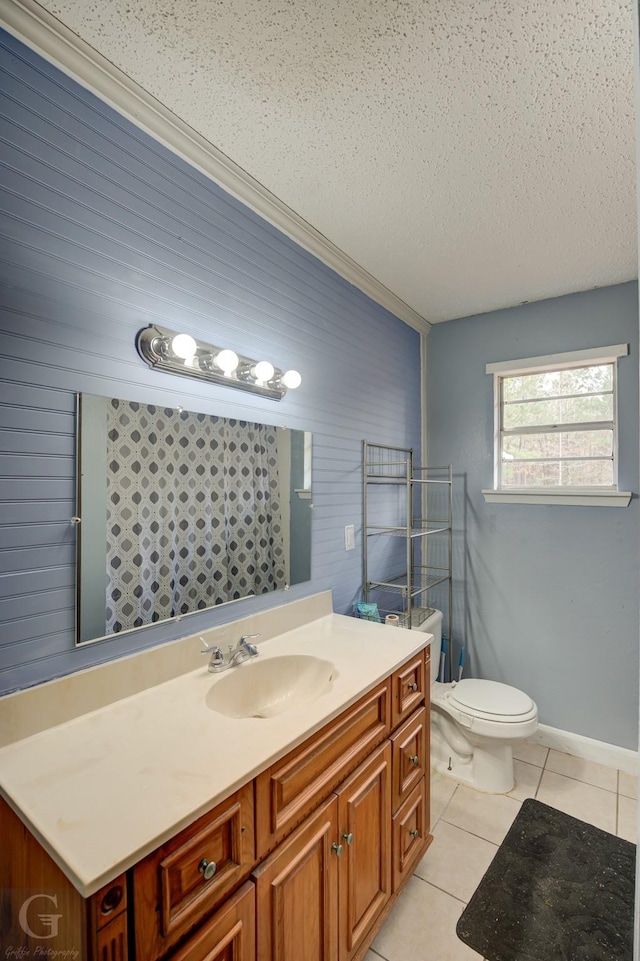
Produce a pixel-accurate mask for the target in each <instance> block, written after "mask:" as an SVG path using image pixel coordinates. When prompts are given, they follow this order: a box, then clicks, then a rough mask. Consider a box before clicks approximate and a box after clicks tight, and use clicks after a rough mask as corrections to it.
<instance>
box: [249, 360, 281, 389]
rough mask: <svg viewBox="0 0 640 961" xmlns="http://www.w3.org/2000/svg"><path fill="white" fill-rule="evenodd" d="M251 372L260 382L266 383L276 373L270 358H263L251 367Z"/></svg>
mask: <svg viewBox="0 0 640 961" xmlns="http://www.w3.org/2000/svg"><path fill="white" fill-rule="evenodd" d="M251 373H252V374H253V376H254V377H255V379H256V380H257V381H258V382H259V383H261V384H266V382H267V381H268V380H271V378H272V377H273V375H274V374H275V367H274V366H273V364H270V363H269V361H268V360H261V361H259V362H258V363H257V364H255V365H254V366H253V367H252V368H251Z"/></svg>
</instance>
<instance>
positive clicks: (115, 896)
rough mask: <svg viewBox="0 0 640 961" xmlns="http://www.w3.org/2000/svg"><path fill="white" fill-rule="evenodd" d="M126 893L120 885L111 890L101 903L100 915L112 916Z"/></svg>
mask: <svg viewBox="0 0 640 961" xmlns="http://www.w3.org/2000/svg"><path fill="white" fill-rule="evenodd" d="M123 895H124V891H123V889H122V887H121V886H120V885H119V884H116V885H115V886H114V887H112V888H109V890H108V891H107V893H106V894H105V896H104V897H103V898H102V900H101V902H100V914H103V915H107V914H111V913H112V912H113V911H115V909H116V908H117V907H118V905H119V904H120V902H121V901H122V898H123Z"/></svg>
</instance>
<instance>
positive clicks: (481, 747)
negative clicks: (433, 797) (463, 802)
mask: <svg viewBox="0 0 640 961" xmlns="http://www.w3.org/2000/svg"><path fill="white" fill-rule="evenodd" d="M414 630H419V631H426V632H427V633H429V634H433V637H434V639H433V642H432V645H431V767H432V769H433V770H436V771H438V772H439V773H441V774H444V775H445V776H447V777H452V778H454V779H455V780H456V781H462V782H464V783H465V784H469V785H471V786H472V787H474V788H476V789H477V790H479V791H487V792H489V793H491V794H506V793H508V792H509V791H511V790H512V789H513V787H514V785H515V778H514V774H513V755H512V751H511V745H512V744H513V743H514V742H515V741H521V740H525V739H526V738H529V737H531V736H532V735H533V734H534V733H535V732H536V730H537V728H538V708H537V707H536V705H535V704H534V702H533V701H532V700H531V698H530V697H529V695H528V694H525V693H524V692H523V691H519V690H518V689H517V688H515V687H510V686H509V685H508V684H500V683H498V682H497V681H485V680H479V679H477V678H469V679H466V678H465V679H463V680H461V681H458V682H455V681H454V682H453V683H450V684H443V683H440V682H439V681H438V668H439V664H440V645H441V641H442V613H441V611H434V613H433V614H431V615H430V616H429V617H427V618H426V619H425V620H424V621H423V622H422V623H421V624H420V625H418V626H417V627H414Z"/></svg>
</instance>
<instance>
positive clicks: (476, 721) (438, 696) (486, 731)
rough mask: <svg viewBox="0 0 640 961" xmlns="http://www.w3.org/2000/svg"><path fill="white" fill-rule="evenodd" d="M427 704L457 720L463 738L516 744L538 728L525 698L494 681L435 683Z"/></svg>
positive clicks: (530, 703)
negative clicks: (474, 737) (476, 736)
mask: <svg viewBox="0 0 640 961" xmlns="http://www.w3.org/2000/svg"><path fill="white" fill-rule="evenodd" d="M431 703H432V705H433V707H434V708H435V709H440V710H441V711H443V712H444V713H445V714H448V715H449V717H450V718H452V719H453V720H454V721H457V722H458V724H459V725H460V729H461V731H464V733H465V736H466V737H471V736H472V735H474V736H475V735H478V736H479V737H485V738H491V739H492V740H494V741H517V740H521V739H523V738H527V737H531V735H532V734H534V733H535V731H536V730H537V727H538V708H537V707H536V704H535V702H534V701H532V700H531V698H530V697H529V695H528V694H525V693H524V692H523V691H519V690H518V689H517V688H515V687H509V685H508V684H500V683H499V682H498V681H484V680H480V679H476V678H469V679H465V680H462V681H459V682H458V683H456V682H453V683H451V684H441V683H439V682H438V681H435V682H434V683H433V684H432V685H431ZM483 709H484V710H483ZM507 711H509V712H512V713H507ZM500 712H502V713H500ZM515 712H517V713H515Z"/></svg>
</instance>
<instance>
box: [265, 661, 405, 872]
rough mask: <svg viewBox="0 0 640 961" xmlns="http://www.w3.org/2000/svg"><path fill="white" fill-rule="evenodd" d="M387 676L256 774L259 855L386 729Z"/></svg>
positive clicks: (296, 820)
mask: <svg viewBox="0 0 640 961" xmlns="http://www.w3.org/2000/svg"><path fill="white" fill-rule="evenodd" d="M390 713H391V712H390V693H389V682H388V680H387V681H384V682H383V683H382V684H379V685H378V686H377V687H375V688H374V689H373V690H372V691H370V692H369V693H368V694H365V696H364V697H363V698H361V699H360V700H359V701H358V702H357V703H356V704H354V705H353V707H350V708H349V709H348V710H346V711H345V712H344V713H343V714H341V715H340V716H339V717H337V718H336V719H335V720H334V721H332V722H330V723H329V724H328V725H327V726H326V727H325V728H323V730H322V731H320V732H319V733H318V734H316V735H314V736H313V737H311V738H309V740H308V741H305V742H304V744H302V745H301V746H300V747H298V748H295V749H294V750H293V751H291V752H290V753H289V754H287V756H286V757H284V758H283V759H282V760H281V761H277V762H276V764H273V765H272V766H271V767H270V768H267V770H266V771H264V772H263V773H262V774H259V775H258V777H257V778H256V782H255V784H256V808H257V812H258V817H257V824H256V832H257V838H256V840H257V848H258V857H259V858H262V857H264V855H265V854H266V853H267V852H268V851H269V850H271V848H273V846H274V845H275V844H276V843H277V842H278V841H279V840H281V838H283V837H285V835H286V834H288V833H289V831H291V830H292V828H293V827H295V825H296V824H297V823H298V822H299V821H301V820H302V818H303V817H304V816H305V815H306V814H308V813H309V812H310V811H311V810H312V809H313V808H314V807H316V806H317V805H318V804H319V803H320V802H321V801H322V800H324V798H326V797H328V795H329V794H330V792H331V791H332V790H333V788H334V787H336V786H337V785H338V784H339V783H340V781H341V780H343V778H344V777H345V776H346V775H347V774H348V773H349V772H350V771H351V770H353V768H354V767H355V766H356V765H357V764H358V763H359V762H360V761H361V760H362V759H363V758H364V757H365V756H366V754H368V753H369V752H370V751H371V749H372V748H373V747H375V746H376V744H379V743H380V742H381V741H382V740H383V739H384V738H385V737H386V736H387V734H388V733H389V731H390Z"/></svg>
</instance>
